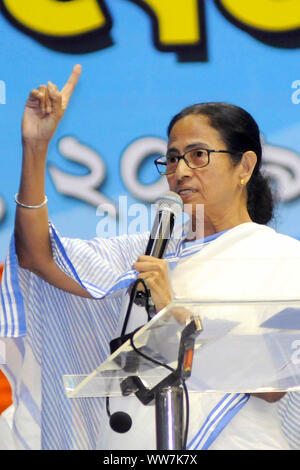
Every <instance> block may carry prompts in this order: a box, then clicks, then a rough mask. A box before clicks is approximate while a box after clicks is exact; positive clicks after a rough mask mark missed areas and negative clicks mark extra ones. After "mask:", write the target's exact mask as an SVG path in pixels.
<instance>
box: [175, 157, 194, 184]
mask: <svg viewBox="0 0 300 470" xmlns="http://www.w3.org/2000/svg"><path fill="white" fill-rule="evenodd" d="M192 171H193V170H192V169H191V168H190V167H189V166H188V165H187V163H186V162H185V161H184V159H183V158H181V159H180V160H179V162H178V164H177V168H176V171H175V176H176V178H177V179H178V180H179V179H182V178H184V177H190V176H191V173H192Z"/></svg>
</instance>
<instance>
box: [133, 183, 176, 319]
mask: <svg viewBox="0 0 300 470" xmlns="http://www.w3.org/2000/svg"><path fill="white" fill-rule="evenodd" d="M155 206H156V209H157V212H156V216H155V219H154V223H153V227H152V230H151V233H150V237H149V241H148V244H147V247H146V251H145V255H149V256H154V257H155V258H163V256H164V254H165V252H166V249H167V246H168V243H169V241H170V238H171V235H172V232H173V229H174V224H175V219H176V217H178V216H179V215H181V213H182V210H183V203H182V200H181V198H180V196H178V194H177V193H174V192H173V191H167V192H166V193H164V194H163V195H162V196H160V197H159V198H158V199H157V201H156V202H155ZM146 297H147V298H146ZM147 300H148V301H147ZM146 301H147V304H146ZM134 303H135V304H136V305H139V306H142V307H145V305H147V313H148V316H149V317H150V318H151V317H152V316H154V315H155V313H156V309H155V305H154V304H153V302H152V300H151V296H150V295H149V293H147V294H145V292H143V291H139V292H137V293H136V296H135V299H134Z"/></svg>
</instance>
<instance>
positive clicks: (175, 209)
mask: <svg viewBox="0 0 300 470" xmlns="http://www.w3.org/2000/svg"><path fill="white" fill-rule="evenodd" d="M155 206H156V207H157V213H156V217H155V219H154V223H153V227H152V230H151V233H150V238H149V241H148V245H147V248H146V252H145V255H150V256H154V257H155V258H163V256H164V254H165V251H166V248H167V245H168V242H169V240H170V238H171V235H172V232H173V228H174V223H175V218H176V217H177V216H178V215H180V214H181V212H182V209H183V203H182V200H181V198H180V196H178V194H177V193H174V192H173V191H167V192H166V193H165V194H163V195H162V196H160V197H159V199H157V201H156V203H155Z"/></svg>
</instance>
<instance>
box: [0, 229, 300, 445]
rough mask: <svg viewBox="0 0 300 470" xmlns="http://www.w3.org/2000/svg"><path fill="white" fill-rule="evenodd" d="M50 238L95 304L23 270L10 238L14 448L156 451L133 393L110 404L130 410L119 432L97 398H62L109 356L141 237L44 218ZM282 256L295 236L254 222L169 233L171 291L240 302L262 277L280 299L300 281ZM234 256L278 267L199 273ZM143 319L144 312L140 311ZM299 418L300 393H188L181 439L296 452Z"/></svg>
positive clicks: (8, 328) (5, 333)
mask: <svg viewBox="0 0 300 470" xmlns="http://www.w3.org/2000/svg"><path fill="white" fill-rule="evenodd" d="M50 234H51V239H52V247H53V254H54V258H55V260H56V262H57V264H58V265H59V266H60V267H61V269H63V270H64V271H65V272H66V273H67V274H68V275H70V276H71V277H72V278H73V279H75V280H76V281H77V282H79V283H80V284H81V285H82V286H83V287H84V288H86V289H87V290H88V291H89V292H90V294H91V295H92V296H93V297H94V299H95V300H89V299H83V298H78V297H76V296H74V295H71V294H67V293H65V292H63V291H61V290H59V289H56V288H54V287H52V286H50V285H49V284H47V283H46V282H44V281H42V280H41V279H40V278H38V277H37V276H35V275H34V274H32V273H30V272H28V271H26V270H23V269H21V268H20V267H19V266H18V264H17V259H16V254H15V248H14V240H12V242H11V246H10V251H9V255H8V258H7V261H6V266H5V271H4V277H3V282H2V285H1V311H0V327H1V329H0V332H1V337H2V338H3V339H1V341H4V342H5V345H6V364H3V366H2V370H3V371H4V373H5V374H6V375H7V377H8V378H9V380H10V383H11V386H12V389H13V398H14V415H13V419H12V424H11V438H12V440H11V441H12V442H13V447H14V448H17V449H95V448H102V449H104V448H105V449H121V448H124V449H130V448H132V449H155V436H154V427H153V421H152V418H153V416H151V414H152V413H153V407H142V405H139V404H138V403H137V399H136V398H135V397H132V398H130V399H126V402H125V400H124V399H117V401H118V403H117V402H114V401H112V404H111V408H112V411H119V410H125V409H124V408H127V409H129V413H130V414H131V416H132V418H133V427H132V429H131V430H130V431H129V432H128V433H126V435H123V436H121V435H119V434H116V433H114V432H113V431H111V430H110V428H109V427H108V420H107V416H106V413H105V411H104V409H103V400H102V399H94V398H93V399H79V400H76V401H75V400H72V404H71V403H70V401H69V400H68V399H67V398H66V395H65V393H64V390H63V385H62V376H63V375H64V374H87V373H89V372H91V371H92V370H93V369H94V368H95V367H96V366H97V365H99V363H101V362H102V361H104V360H105V358H106V357H107V356H108V355H109V347H108V344H109V341H110V340H111V339H112V338H114V337H116V336H117V332H118V330H119V329H120V324H122V321H123V319H122V316H121V315H120V312H121V310H122V304H123V303H124V299H125V296H126V290H127V287H128V286H129V285H130V283H131V282H132V281H133V280H134V279H135V277H136V273H135V272H134V271H133V270H132V264H133V263H134V261H135V260H136V259H137V257H138V256H139V255H140V254H142V253H144V250H145V246H146V243H147V240H148V235H147V234H144V235H135V236H121V237H117V238H114V239H111V240H101V239H94V240H91V241H81V240H70V239H63V238H60V237H59V235H58V234H57V232H56V231H55V229H54V227H52V226H51V225H50ZM287 257H296V258H299V259H300V243H299V242H298V241H296V240H294V239H291V238H289V237H286V236H283V235H279V234H277V233H276V232H275V231H274V230H272V229H270V228H268V227H265V226H261V225H257V224H254V223H247V224H242V225H240V226H237V227H235V228H233V229H231V230H229V231H227V232H226V233H223V234H221V235H220V236H219V237H218V238H216V239H214V240H212V241H210V243H204V244H203V245H200V244H199V243H195V244H187V246H184V244H183V243H182V242H179V243H178V241H175V240H172V241H171V242H170V244H169V248H168V253H167V258H168V259H169V261H170V266H171V268H173V269H172V285H173V289H174V292H175V293H176V295H178V296H183V297H184V296H187V297H193V296H197V297H198V298H199V289H200V295H202V296H203V297H204V298H211V297H213V296H214V297H215V296H217V297H218V298H222V297H224V296H225V297H226V296H227V297H228V298H232V296H233V297H236V296H237V292H238V297H239V298H241V297H245V298H248V297H249V294H250V293H251V294H252V295H253V292H255V293H257V295H258V296H264V295H265V294H266V291H265V289H264V287H265V286H266V285H268V286H269V290H268V296H274V297H277V296H278V295H280V297H282V296H287V297H286V298H288V296H289V295H290V289H293V291H294V292H295V289H296V288H297V285H298V282H299V281H298V280H299V277H298V276H297V273H286V272H285V270H284V259H285V258H287ZM241 258H249V259H254V258H255V259H256V260H257V263H259V261H261V260H262V259H264V258H270V259H275V258H276V259H277V261H278V263H279V264H278V266H279V267H280V269H278V270H277V272H276V274H275V273H274V270H273V269H272V271H270V269H269V268H268V269H265V270H264V269H263V268H262V267H261V263H259V264H257V265H256V269H255V263H253V271H251V272H248V273H247V272H242V273H241V272H240V267H238V266H237V265H235V267H234V268H232V267H231V266H230V265H227V267H226V272H224V270H223V271H222V270H220V269H216V266H213V265H211V266H212V270H211V272H210V274H209V276H208V273H207V272H201V261H202V260H203V259H209V260H211V261H212V262H217V263H218V259H223V260H225V259H228V260H229V259H230V260H236V261H238V260H239V259H241ZM222 265H223V266H225V265H226V263H222ZM257 266H259V269H257ZM268 266H269V265H268ZM232 269H233V271H235V272H236V273H237V272H239V273H240V275H239V276H238V278H239V283H238V284H234V283H233V282H231V283H230V282H229V280H230V270H232ZM237 269H238V271H237ZM299 272H300V267H299ZM287 274H288V283H287V282H286V279H287V277H286V276H287ZM270 279H271V280H272V282H271V281H270ZM230 286H231V287H230ZM230 289H231V290H230ZM138 315H141V313H140V311H139V313H138ZM145 321H146V316H145V317H144V318H139V319H138V322H139V323H145ZM119 401H122V407H121V408H119V406H120V404H119ZM75 402H76V403H75ZM299 418H300V399H299V395H298V393H288V394H286V395H285V397H284V398H283V399H282V400H280V402H278V403H275V404H268V403H266V402H264V401H263V400H260V399H258V398H254V397H249V395H247V394H229V393H227V394H224V393H223V394H218V395H216V394H197V395H195V394H192V396H191V419H190V428H189V436H188V446H189V448H190V449H207V448H209V449H288V448H300V424H299V423H300V419H299ZM145 422H146V423H147V426H145ZM0 429H1V428H0ZM0 448H1V434H0Z"/></svg>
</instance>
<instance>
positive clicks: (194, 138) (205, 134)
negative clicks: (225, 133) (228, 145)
mask: <svg viewBox="0 0 300 470" xmlns="http://www.w3.org/2000/svg"><path fill="white" fill-rule="evenodd" d="M194 142H202V143H204V144H206V145H207V146H210V145H214V144H219V143H222V138H221V135H220V133H219V132H218V131H217V130H216V129H214V128H213V127H212V126H211V124H210V121H209V118H208V117H207V116H204V115H197V114H189V115H188V116H185V117H184V118H182V119H180V120H179V121H177V122H176V123H175V124H174V126H173V128H172V130H171V132H170V135H169V143H168V145H169V147H173V146H176V145H183V146H187V145H189V144H192V143H194Z"/></svg>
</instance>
